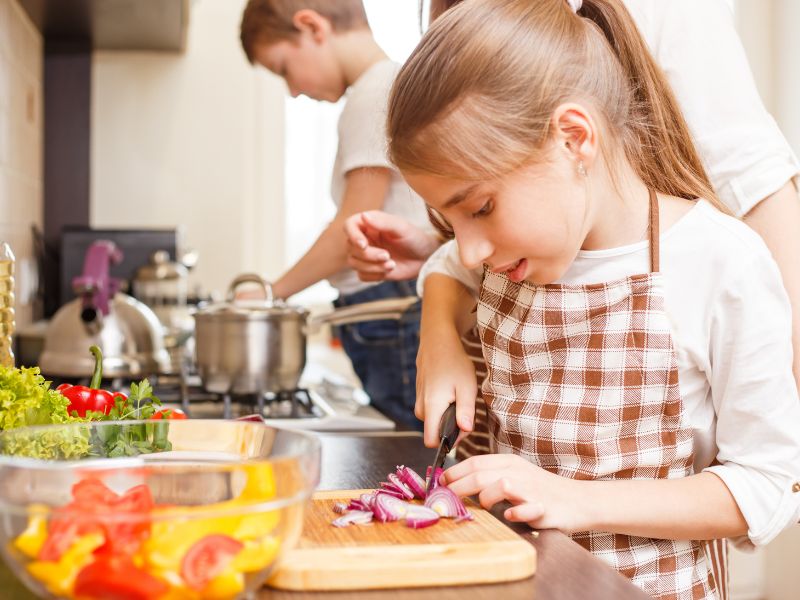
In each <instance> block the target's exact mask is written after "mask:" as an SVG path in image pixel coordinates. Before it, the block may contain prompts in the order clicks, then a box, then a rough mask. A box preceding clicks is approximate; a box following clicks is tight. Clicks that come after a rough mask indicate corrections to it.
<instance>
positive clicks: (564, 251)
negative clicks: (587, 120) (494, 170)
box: [404, 150, 591, 284]
mask: <svg viewBox="0 0 800 600" xmlns="http://www.w3.org/2000/svg"><path fill="white" fill-rule="evenodd" d="M404 175H405V177H406V180H407V181H408V183H409V185H411V187H412V188H414V190H415V191H416V192H417V193H418V194H419V195H420V196H422V197H423V198H424V199H425V202H426V203H427V204H428V205H429V206H431V207H432V208H434V209H435V210H437V211H438V212H439V213H441V214H442V215H443V216H444V217H445V218H446V219H447V220H448V222H449V223H450V224H451V225H452V227H453V230H454V232H455V236H456V240H457V241H458V247H459V251H460V254H461V262H462V263H463V264H464V266H465V267H467V268H470V269H474V268H478V267H480V266H482V265H484V264H485V265H487V266H488V268H489V269H490V270H492V271H495V272H498V273H507V274H508V277H509V279H511V280H512V281H516V282H519V281H523V280H525V281H529V282H531V283H537V284H545V283H552V282H554V281H556V280H558V279H560V278H561V277H562V276H563V275H564V273H565V272H566V271H567V269H568V268H569V266H570V265H571V264H572V262H573V261H574V260H575V257H576V256H577V254H578V251H579V250H580V248H581V245H582V244H583V242H584V240H585V239H586V237H587V235H588V232H589V223H590V221H591V216H590V215H589V214H588V213H589V212H590V211H589V208H588V206H587V202H586V197H587V194H586V183H585V179H584V178H583V177H582V176H580V175H579V174H578V172H577V170H576V165H575V162H574V161H573V160H572V159H571V157H570V156H569V154H568V153H567V152H564V151H557V150H554V151H551V152H549V153H548V156H547V160H546V162H539V163H537V164H535V165H525V166H523V167H521V168H519V169H517V170H516V171H514V172H512V173H510V174H509V175H507V176H505V177H503V178H502V180H491V181H480V182H472V181H463V180H459V179H450V178H443V177H437V176H433V175H426V174H413V173H405V174H404Z"/></svg>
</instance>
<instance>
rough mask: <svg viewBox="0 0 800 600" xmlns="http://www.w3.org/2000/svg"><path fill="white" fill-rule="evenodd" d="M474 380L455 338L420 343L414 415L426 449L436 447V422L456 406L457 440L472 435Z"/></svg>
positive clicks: (472, 366) (463, 353)
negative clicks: (422, 426) (459, 430)
mask: <svg viewBox="0 0 800 600" xmlns="http://www.w3.org/2000/svg"><path fill="white" fill-rule="evenodd" d="M477 395H478V379H477V377H476V375H475V367H474V365H473V364H472V361H471V360H470V358H469V356H467V353H466V352H465V351H464V347H463V346H462V345H461V340H460V338H459V337H458V335H457V334H455V333H454V334H453V335H452V336H449V335H448V336H439V337H438V339H436V340H433V341H431V342H430V343H425V338H424V336H423V337H422V338H421V339H420V345H419V352H418V353H417V402H416V406H415V408H414V414H415V415H416V416H417V418H418V419H420V420H421V421H423V422H424V424H425V431H424V438H423V439H424V442H425V445H426V446H427V447H428V448H435V447H436V446H438V445H439V441H440V440H439V420H440V419H441V417H442V414H444V411H445V410H446V409H447V407H448V406H449V405H450V404H451V403H452V402H455V403H456V422H457V423H458V427H459V429H461V432H462V433H461V434H459V440H460V439H461V438H463V437H465V436H466V434H467V433H469V432H471V431H472V427H473V423H474V420H475V398H476V397H477Z"/></svg>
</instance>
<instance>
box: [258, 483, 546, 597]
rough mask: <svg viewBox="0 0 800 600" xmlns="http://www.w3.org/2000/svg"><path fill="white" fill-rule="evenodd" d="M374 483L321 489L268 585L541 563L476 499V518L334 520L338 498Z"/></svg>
mask: <svg viewBox="0 0 800 600" xmlns="http://www.w3.org/2000/svg"><path fill="white" fill-rule="evenodd" d="M371 491H373V490H336V491H327V492H318V493H316V494H315V495H314V497H313V498H312V501H311V502H310V503H309V505H308V508H307V509H306V514H305V518H304V524H303V534H302V536H301V537H300V541H299V542H298V544H297V546H296V547H295V548H294V549H292V550H289V551H287V552H286V553H285V554H284V556H283V558H282V559H281V563H280V566H279V567H278V570H277V571H276V572H275V573H274V574H273V576H272V577H271V578H270V580H269V582H268V585H270V586H272V587H275V588H279V589H284V590H298V591H301V590H315V591H331V590H356V589H362V590H363V589H387V588H408V587H427V586H446V585H463V584H478V583H496V582H500V581H515V580H518V579H524V578H526V577H530V576H531V575H533V574H534V572H535V571H536V549H535V548H534V547H533V546H532V545H531V544H529V543H528V542H526V541H525V540H523V539H522V538H521V537H520V536H519V534H516V533H514V532H513V531H512V530H511V529H509V528H508V527H507V526H506V525H504V524H503V523H501V522H500V521H499V520H498V519H496V518H495V517H493V516H492V515H491V514H490V513H489V512H487V511H485V510H484V509H482V508H481V507H480V506H478V505H476V504H474V503H470V502H468V503H467V508H468V509H469V511H470V512H471V513H472V514H473V516H474V517H475V519H474V520H473V521H467V522H462V523H453V521H452V520H451V519H442V520H440V521H439V522H438V523H436V524H435V525H432V526H431V527H427V528H424V529H411V528H409V527H406V526H405V524H404V523H403V522H402V521H398V522H394V523H377V522H376V523H372V524H370V525H350V526H349V527H343V528H339V527H334V526H333V525H331V522H332V521H333V520H334V519H335V518H336V517H337V516H338V515H337V514H336V513H335V512H334V511H333V505H334V504H335V503H336V502H347V501H349V500H350V499H351V498H358V497H359V496H360V495H361V494H362V493H364V492H371Z"/></svg>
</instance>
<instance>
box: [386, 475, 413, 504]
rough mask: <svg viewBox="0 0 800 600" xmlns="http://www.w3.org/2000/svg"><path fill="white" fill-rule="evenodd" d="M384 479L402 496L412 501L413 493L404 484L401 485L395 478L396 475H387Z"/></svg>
mask: <svg viewBox="0 0 800 600" xmlns="http://www.w3.org/2000/svg"><path fill="white" fill-rule="evenodd" d="M386 478H387V479H388V480H389V483H391V484H392V485H394V486H395V487H396V488H397V489H399V490H400V491H401V492H403V495H404V496H405V497H406V498H407V499H409V500H413V499H414V491H413V490H412V489H411V488H410V487H408V486H407V485H406V484H405V483H403V482H402V481H401V480H400V478H399V477H398V476H397V473H389V474H388V475H387V476H386Z"/></svg>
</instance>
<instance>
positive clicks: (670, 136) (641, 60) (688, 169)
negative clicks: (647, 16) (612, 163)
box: [578, 0, 730, 212]
mask: <svg viewBox="0 0 800 600" xmlns="http://www.w3.org/2000/svg"><path fill="white" fill-rule="evenodd" d="M578 14H579V15H580V16H583V17H585V18H586V19H588V20H590V21H592V22H593V23H594V24H595V25H596V26H597V27H598V28H599V29H600V31H602V33H603V35H604V36H605V38H606V40H608V43H609V45H610V46H611V48H612V49H613V50H614V54H615V55H616V56H617V58H618V59H619V62H620V65H621V66H622V70H623V72H624V73H625V75H626V76H627V78H628V81H629V82H630V85H631V91H632V94H633V103H632V105H631V108H632V112H633V113H634V114H633V118H632V119H631V122H630V131H629V135H628V136H627V139H626V140H625V145H626V148H625V150H626V152H625V153H626V155H627V156H628V159H629V160H630V161H631V163H632V164H633V165H634V166H635V167H636V170H637V171H638V175H639V177H641V179H642V181H644V183H645V184H646V185H647V186H648V187H649V188H651V189H654V190H659V191H661V192H663V193H666V194H669V195H671V196H677V197H679V198H686V199H695V198H705V199H706V200H708V201H709V202H711V203H712V204H714V205H715V206H716V207H717V208H718V209H720V210H722V211H724V212H730V211H729V209H728V208H727V207H726V206H725V205H724V204H723V203H722V202H721V201H720V200H719V198H718V197H717V195H716V192H715V191H714V188H713V186H712V185H711V181H710V179H709V177H708V174H707V173H706V170H705V167H704V166H703V162H702V160H701V159H700V155H699V154H698V152H697V148H696V147H695V145H694V141H693V139H692V135H691V132H690V131H689V126H688V124H687V123H686V119H685V118H684V116H683V113H682V112H681V110H680V106H679V105H678V101H677V99H676V98H675V94H674V93H673V91H672V88H671V86H670V85H669V82H668V81H667V79H666V76H665V75H664V73H663V71H662V70H661V68H660V67H659V66H658V64H657V63H656V61H655V59H654V58H653V56H652V54H651V53H650V50H649V48H648V47H647V44H646V43H645V41H644V39H643V38H642V36H641V34H640V32H639V30H638V28H637V27H636V23H635V22H634V20H633V18H632V17H631V15H630V13H629V12H628V10H627V8H625V5H624V4H623V3H622V1H621V0H583V6H582V8H581V9H580V12H579V13H578ZM633 157H636V158H635V160H634V159H633Z"/></svg>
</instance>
